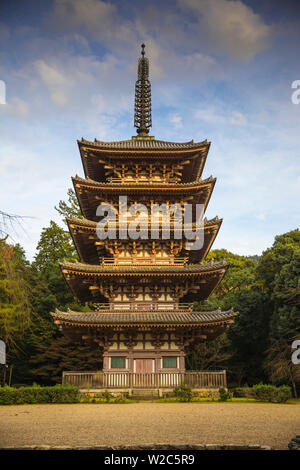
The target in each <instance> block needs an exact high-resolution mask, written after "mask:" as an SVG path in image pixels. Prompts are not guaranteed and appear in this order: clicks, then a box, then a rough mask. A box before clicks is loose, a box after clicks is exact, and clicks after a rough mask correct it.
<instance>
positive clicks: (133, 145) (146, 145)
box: [78, 137, 210, 151]
mask: <svg viewBox="0 0 300 470" xmlns="http://www.w3.org/2000/svg"><path fill="white" fill-rule="evenodd" d="M78 145H79V147H82V146H89V147H92V148H95V149H99V150H100V149H103V150H121V151H124V150H158V151H160V150H197V149H200V148H203V147H208V146H209V145H210V142H208V141H207V140H203V141H202V142H194V140H190V141H188V142H169V141H165V140H157V139H154V137H144V138H139V137H133V138H132V139H127V140H119V141H113V142H104V141H102V140H97V139H95V140H94V141H90V140H86V139H84V138H82V139H81V140H78Z"/></svg>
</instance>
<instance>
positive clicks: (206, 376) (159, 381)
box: [62, 370, 227, 389]
mask: <svg viewBox="0 0 300 470" xmlns="http://www.w3.org/2000/svg"><path fill="white" fill-rule="evenodd" d="M62 383H63V385H65V384H69V385H75V386H76V387H79V388H84V389H112V388H128V389H133V388H146V389H148V388H150V389H156V388H174V387H177V386H178V385H180V384H183V383H184V384H185V385H187V386H188V387H190V388H209V389H211V388H220V387H224V388H227V381H226V371H225V370H222V371H218V372H212V371H207V372H205V371H188V372H153V373H132V372H63V377H62Z"/></svg>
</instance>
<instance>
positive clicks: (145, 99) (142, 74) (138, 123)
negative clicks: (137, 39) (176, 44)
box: [134, 44, 152, 137]
mask: <svg viewBox="0 0 300 470" xmlns="http://www.w3.org/2000/svg"><path fill="white" fill-rule="evenodd" d="M141 47H142V50H141V57H140V58H139V61H138V79H137V81H136V83H135V104H134V126H135V127H136V128H137V130H136V131H137V134H138V135H139V136H141V137H146V136H147V135H148V133H149V128H150V127H151V126H152V116H151V83H150V81H149V60H148V59H147V57H145V44H142V45H141Z"/></svg>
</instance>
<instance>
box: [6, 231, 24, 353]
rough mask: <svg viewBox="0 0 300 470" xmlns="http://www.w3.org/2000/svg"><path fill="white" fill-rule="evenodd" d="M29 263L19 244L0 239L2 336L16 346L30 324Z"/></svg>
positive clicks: (15, 348) (12, 345)
mask: <svg viewBox="0 0 300 470" xmlns="http://www.w3.org/2000/svg"><path fill="white" fill-rule="evenodd" d="M26 270H27V265H26V263H25V257H24V252H23V251H22V250H21V248H20V246H19V245H18V246H16V247H14V246H12V245H9V244H7V243H6V241H5V240H3V239H2V240H0V337H1V339H3V340H4V341H5V343H6V344H7V347H8V349H9V350H17V349H18V345H19V342H20V340H21V339H22V338H24V336H25V334H26V331H27V330H28V328H29V325H30V308H31V307H30V302H29V286H28V283H27V281H26V276H25V273H26Z"/></svg>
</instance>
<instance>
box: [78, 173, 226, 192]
mask: <svg viewBox="0 0 300 470" xmlns="http://www.w3.org/2000/svg"><path fill="white" fill-rule="evenodd" d="M72 180H73V181H77V182H82V183H86V184H91V185H93V186H99V187H100V186H107V187H109V186H111V187H113V188H114V189H115V188H116V187H118V186H120V187H122V188H124V187H126V186H127V185H128V186H136V187H137V188H141V187H146V188H155V187H156V184H155V185H152V184H149V181H144V182H137V181H130V182H128V183H124V182H122V183H121V182H120V183H113V184H112V183H110V182H108V181H100V182H99V181H95V180H93V179H91V178H83V177H81V176H78V175H77V174H76V175H75V176H72ZM216 180H217V178H214V177H213V176H212V175H210V176H209V177H208V178H205V179H202V178H200V179H199V180H197V181H190V182H188V183H180V182H179V183H169V184H168V185H166V184H165V183H163V182H160V183H157V184H161V185H164V189H166V190H167V189H170V187H172V186H177V187H179V188H180V187H193V186H199V185H201V184H207V183H211V182H213V181H216Z"/></svg>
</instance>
